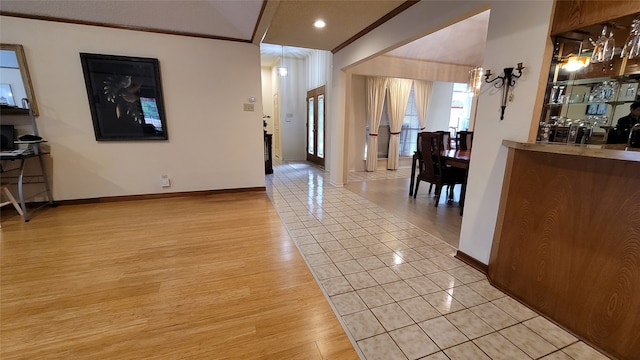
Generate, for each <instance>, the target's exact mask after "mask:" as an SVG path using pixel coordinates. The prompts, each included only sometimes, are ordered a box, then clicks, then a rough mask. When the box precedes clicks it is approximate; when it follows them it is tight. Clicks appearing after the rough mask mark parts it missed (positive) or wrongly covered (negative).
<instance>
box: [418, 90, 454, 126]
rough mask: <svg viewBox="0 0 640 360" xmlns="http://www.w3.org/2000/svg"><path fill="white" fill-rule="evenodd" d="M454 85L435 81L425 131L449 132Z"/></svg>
mask: <svg viewBox="0 0 640 360" xmlns="http://www.w3.org/2000/svg"><path fill="white" fill-rule="evenodd" d="M452 97H453V83H450V82H440V81H434V82H433V88H432V90H431V101H430V102H429V109H428V110H427V123H426V126H425V131H440V130H444V131H448V130H449V118H450V117H451V99H452Z"/></svg>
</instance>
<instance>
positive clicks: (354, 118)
mask: <svg viewBox="0 0 640 360" xmlns="http://www.w3.org/2000/svg"><path fill="white" fill-rule="evenodd" d="M366 88H367V86H366V77H365V76H358V75H356V76H354V77H353V78H352V79H351V94H352V97H351V104H352V105H353V106H351V107H349V110H350V115H349V119H350V121H349V123H348V126H349V131H348V138H349V142H348V145H347V150H348V152H349V154H348V156H349V171H364V169H365V162H364V146H365V140H366V136H365V135H366V133H365V131H366V129H367V109H366V106H367V100H366V96H365V95H366ZM385 160H386V159H385ZM384 166H386V165H384Z"/></svg>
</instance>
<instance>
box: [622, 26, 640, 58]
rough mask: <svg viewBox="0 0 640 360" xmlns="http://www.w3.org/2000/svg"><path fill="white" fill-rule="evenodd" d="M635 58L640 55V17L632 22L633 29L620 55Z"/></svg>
mask: <svg viewBox="0 0 640 360" xmlns="http://www.w3.org/2000/svg"><path fill="white" fill-rule="evenodd" d="M625 56H626V57H627V58H628V59H634V58H637V57H640V17H637V18H635V19H634V20H633V21H632V22H631V31H629V36H628V37H627V40H626V41H625V42H624V47H623V48H622V52H621V53H620V57H622V58H624V57H625Z"/></svg>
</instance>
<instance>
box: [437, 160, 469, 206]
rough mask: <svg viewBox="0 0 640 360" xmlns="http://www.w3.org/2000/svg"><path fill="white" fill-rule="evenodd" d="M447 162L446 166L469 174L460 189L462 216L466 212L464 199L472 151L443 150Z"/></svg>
mask: <svg viewBox="0 0 640 360" xmlns="http://www.w3.org/2000/svg"><path fill="white" fill-rule="evenodd" d="M441 155H442V157H443V158H444V160H445V165H449V166H452V167H456V168H460V169H464V170H465V171H467V173H466V174H465V176H464V183H462V189H460V215H462V212H463V210H464V199H465V194H466V192H467V175H468V170H469V159H470V158H471V150H443V151H442V152H441Z"/></svg>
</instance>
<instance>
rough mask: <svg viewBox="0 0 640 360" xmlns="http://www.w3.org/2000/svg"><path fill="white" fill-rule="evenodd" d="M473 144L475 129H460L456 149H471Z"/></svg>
mask: <svg viewBox="0 0 640 360" xmlns="http://www.w3.org/2000/svg"><path fill="white" fill-rule="evenodd" d="M472 144H473V131H458V136H456V149H458V150H469V149H471V145H472Z"/></svg>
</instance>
